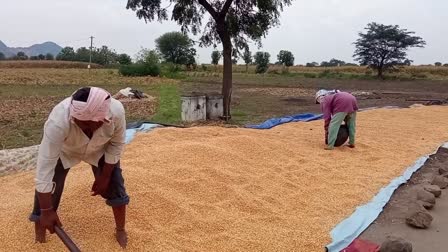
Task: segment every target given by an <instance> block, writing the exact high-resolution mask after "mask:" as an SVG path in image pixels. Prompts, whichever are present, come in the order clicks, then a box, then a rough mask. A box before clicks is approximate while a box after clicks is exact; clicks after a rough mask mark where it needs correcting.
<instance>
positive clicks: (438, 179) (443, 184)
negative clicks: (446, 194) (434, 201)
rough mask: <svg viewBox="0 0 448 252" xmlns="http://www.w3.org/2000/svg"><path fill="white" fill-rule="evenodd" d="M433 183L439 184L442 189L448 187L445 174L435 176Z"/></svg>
mask: <svg viewBox="0 0 448 252" xmlns="http://www.w3.org/2000/svg"><path fill="white" fill-rule="evenodd" d="M431 184H433V185H436V186H439V187H440V189H445V188H447V187H448V179H447V178H445V177H443V176H435V177H434V179H433V180H432V183H431Z"/></svg>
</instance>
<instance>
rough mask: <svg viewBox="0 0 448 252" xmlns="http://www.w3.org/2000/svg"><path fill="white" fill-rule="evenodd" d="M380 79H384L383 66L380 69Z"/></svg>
mask: <svg viewBox="0 0 448 252" xmlns="http://www.w3.org/2000/svg"><path fill="white" fill-rule="evenodd" d="M377 77H378V79H384V77H383V66H379V67H378V76H377Z"/></svg>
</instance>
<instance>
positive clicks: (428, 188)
mask: <svg viewBox="0 0 448 252" xmlns="http://www.w3.org/2000/svg"><path fill="white" fill-rule="evenodd" d="M423 189H424V190H425V191H428V192H430V193H432V194H434V196H435V197H440V195H442V190H441V189H440V187H439V186H437V185H424V186H423Z"/></svg>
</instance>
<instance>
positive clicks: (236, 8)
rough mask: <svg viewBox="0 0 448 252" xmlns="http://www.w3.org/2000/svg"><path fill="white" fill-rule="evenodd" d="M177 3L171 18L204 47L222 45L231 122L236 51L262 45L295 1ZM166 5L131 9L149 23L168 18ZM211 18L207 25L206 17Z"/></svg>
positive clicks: (157, 0) (132, 2)
mask: <svg viewBox="0 0 448 252" xmlns="http://www.w3.org/2000/svg"><path fill="white" fill-rule="evenodd" d="M167 2H171V3H173V4H174V6H173V10H172V14H171V19H172V20H174V21H176V22H177V23H178V24H179V25H180V26H181V28H182V31H183V32H184V33H187V32H191V33H193V35H197V34H201V37H200V39H199V40H200V44H199V45H200V46H210V45H214V46H216V45H217V44H218V43H222V46H223V58H224V74H223V84H222V94H223V96H224V116H225V118H226V119H230V101H231V95H232V50H233V51H239V50H242V49H247V48H248V45H247V43H248V41H249V40H253V41H255V42H257V43H258V44H259V45H260V44H261V38H263V37H264V36H265V35H266V34H267V31H268V30H269V29H270V28H271V27H273V26H276V25H278V24H279V17H280V11H282V10H283V7H284V6H286V5H290V4H291V0H213V1H209V0H170V1H167ZM165 4H166V3H162V1H161V0H128V3H127V8H128V9H132V10H134V11H136V13H137V17H139V18H143V19H144V20H145V21H147V22H148V21H149V22H151V21H154V20H155V19H157V20H158V21H162V20H167V19H168V9H167V8H166V7H165ZM206 13H208V14H209V15H208V16H209V19H208V21H206V23H205V25H203V24H204V19H205V17H204V16H205V14H206Z"/></svg>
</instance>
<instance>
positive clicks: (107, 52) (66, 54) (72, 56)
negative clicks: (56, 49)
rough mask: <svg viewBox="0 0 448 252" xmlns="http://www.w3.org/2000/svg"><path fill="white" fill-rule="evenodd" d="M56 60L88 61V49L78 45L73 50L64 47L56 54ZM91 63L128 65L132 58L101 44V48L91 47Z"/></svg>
mask: <svg viewBox="0 0 448 252" xmlns="http://www.w3.org/2000/svg"><path fill="white" fill-rule="evenodd" d="M56 60H62V61H77V62H90V49H88V48H86V47H80V48H78V49H77V50H76V51H75V50H74V49H73V47H64V48H63V49H62V50H61V52H60V53H59V54H58V55H57V56H56ZM92 63H95V64H99V65H103V66H106V65H114V64H120V65H128V64H131V63H132V59H131V57H130V56H129V55H127V54H125V53H122V54H118V53H116V52H115V50H112V49H109V47H107V46H102V47H101V48H93V49H92Z"/></svg>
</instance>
